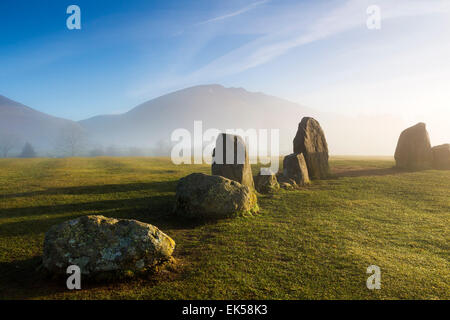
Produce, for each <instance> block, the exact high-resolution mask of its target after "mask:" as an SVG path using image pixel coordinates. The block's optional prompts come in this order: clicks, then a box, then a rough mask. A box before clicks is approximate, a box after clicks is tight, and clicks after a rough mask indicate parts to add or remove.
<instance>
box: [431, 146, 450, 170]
mask: <svg viewBox="0 0 450 320" xmlns="http://www.w3.org/2000/svg"><path fill="white" fill-rule="evenodd" d="M431 153H432V154H433V168H434V169H439V170H450V144H443V145H440V146H436V147H433V148H431Z"/></svg>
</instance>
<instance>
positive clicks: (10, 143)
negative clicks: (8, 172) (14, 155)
mask: <svg viewBox="0 0 450 320" xmlns="http://www.w3.org/2000/svg"><path fill="white" fill-rule="evenodd" d="M18 143H19V137H18V136H16V135H14V134H11V133H0V154H1V155H2V157H3V158H6V157H7V156H8V153H9V152H10V151H11V150H13V149H14V148H15V147H16V146H17V144H18Z"/></svg>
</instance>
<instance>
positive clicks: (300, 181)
mask: <svg viewBox="0 0 450 320" xmlns="http://www.w3.org/2000/svg"><path fill="white" fill-rule="evenodd" d="M283 176H284V177H285V178H286V179H291V180H293V181H295V183H296V184H297V185H299V186H304V185H307V184H309V183H310V181H309V174H308V168H307V166H306V162H305V158H304V156H303V154H301V153H300V154H295V153H293V154H290V155H288V156H286V157H284V160H283Z"/></svg>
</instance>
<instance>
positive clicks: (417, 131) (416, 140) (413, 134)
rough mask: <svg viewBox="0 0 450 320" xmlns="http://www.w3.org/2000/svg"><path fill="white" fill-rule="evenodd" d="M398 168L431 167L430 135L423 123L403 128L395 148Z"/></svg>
mask: <svg viewBox="0 0 450 320" xmlns="http://www.w3.org/2000/svg"><path fill="white" fill-rule="evenodd" d="M395 161H396V163H397V167H398V168H403V169H419V170H420V169H427V168H430V167H431V161H432V153H431V144H430V137H429V135H428V132H427V129H426V125H425V123H422V122H421V123H418V124H416V125H415V126H412V127H410V128H408V129H406V130H404V131H403V132H402V133H401V135H400V138H399V139H398V143H397V149H396V150H395Z"/></svg>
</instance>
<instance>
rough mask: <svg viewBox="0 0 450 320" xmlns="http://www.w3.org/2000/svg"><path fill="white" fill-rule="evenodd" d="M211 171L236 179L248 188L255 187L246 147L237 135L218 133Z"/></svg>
mask: <svg viewBox="0 0 450 320" xmlns="http://www.w3.org/2000/svg"><path fill="white" fill-rule="evenodd" d="M211 171H212V174H213V175H216V176H222V177H225V178H227V179H230V180H234V181H237V182H239V183H240V184H242V185H244V186H247V187H249V188H250V190H254V189H255V183H254V181H253V175H252V168H251V165H250V160H249V157H248V153H247V148H246V146H245V142H244V140H243V139H242V138H241V137H239V136H235V135H231V134H226V133H221V134H219V135H218V137H217V140H216V148H215V149H214V151H213V162H212V166H211Z"/></svg>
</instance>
